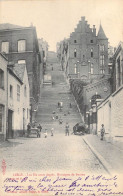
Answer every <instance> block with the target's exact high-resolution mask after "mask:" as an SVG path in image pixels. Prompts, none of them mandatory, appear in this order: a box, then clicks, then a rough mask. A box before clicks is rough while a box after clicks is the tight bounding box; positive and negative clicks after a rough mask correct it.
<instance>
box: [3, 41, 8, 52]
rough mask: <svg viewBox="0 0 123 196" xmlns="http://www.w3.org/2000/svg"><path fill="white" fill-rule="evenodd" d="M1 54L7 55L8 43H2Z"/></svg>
mask: <svg viewBox="0 0 123 196" xmlns="http://www.w3.org/2000/svg"><path fill="white" fill-rule="evenodd" d="M1 52H5V53H9V42H2V48H1Z"/></svg>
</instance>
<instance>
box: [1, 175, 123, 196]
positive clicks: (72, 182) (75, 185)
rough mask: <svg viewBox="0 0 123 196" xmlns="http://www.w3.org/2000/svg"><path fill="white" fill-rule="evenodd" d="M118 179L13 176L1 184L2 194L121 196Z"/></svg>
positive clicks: (94, 176) (82, 176)
mask: <svg viewBox="0 0 123 196" xmlns="http://www.w3.org/2000/svg"><path fill="white" fill-rule="evenodd" d="M117 182H118V177H117V176H113V177H109V176H108V177H106V176H104V175H85V174H83V175H81V176H79V175H77V174H69V175H60V174H52V175H48V174H46V175H45V174H42V175H38V174H33V173H32V174H27V175H25V176H23V175H17V174H13V177H12V178H9V177H7V178H5V179H4V181H3V184H2V190H3V192H4V193H6V194H7V193H12V194H13V193H21V194H22V193H33V194H35V193H40V195H41V193H43V194H46V195H75V196H77V195H84V196H85V195H87V196H97V195H98V196H101V195H114V196H116V195H123V192H122V191H118V190H119V189H118V183H117Z"/></svg>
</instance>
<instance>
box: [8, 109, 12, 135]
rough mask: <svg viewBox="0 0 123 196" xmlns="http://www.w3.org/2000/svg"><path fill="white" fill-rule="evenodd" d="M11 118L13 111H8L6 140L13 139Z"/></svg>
mask: <svg viewBox="0 0 123 196" xmlns="http://www.w3.org/2000/svg"><path fill="white" fill-rule="evenodd" d="M12 116H13V111H12V110H8V138H13V130H12Z"/></svg>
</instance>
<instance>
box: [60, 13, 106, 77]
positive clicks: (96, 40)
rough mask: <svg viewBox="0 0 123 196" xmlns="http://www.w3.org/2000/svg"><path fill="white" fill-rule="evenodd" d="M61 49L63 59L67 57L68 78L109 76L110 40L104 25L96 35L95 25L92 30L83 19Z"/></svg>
mask: <svg viewBox="0 0 123 196" xmlns="http://www.w3.org/2000/svg"><path fill="white" fill-rule="evenodd" d="M61 45H63V46H64V47H63V46H61ZM59 47H61V48H62V50H61V51H60V50H58V49H57V50H58V51H60V53H61V54H60V55H61V57H62V56H63V54H64V56H65V57H64V69H65V71H66V74H67V76H68V77H70V78H81V79H83V78H84V79H90V78H93V77H97V76H98V75H103V74H105V75H107V74H108V38H107V37H106V35H105V33H104V30H103V28H102V25H100V28H99V31H98V34H96V28H95V25H93V28H90V25H89V24H88V23H87V21H86V20H85V17H82V18H81V20H80V21H79V23H78V25H77V27H76V28H75V30H74V32H72V33H71V34H70V37H69V38H68V39H67V40H63V41H62V42H61V43H60V44H59Z"/></svg>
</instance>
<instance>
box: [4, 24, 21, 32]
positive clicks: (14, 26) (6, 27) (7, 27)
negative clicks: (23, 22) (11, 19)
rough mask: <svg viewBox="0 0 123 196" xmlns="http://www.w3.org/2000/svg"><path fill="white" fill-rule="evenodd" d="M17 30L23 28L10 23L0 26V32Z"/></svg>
mask: <svg viewBox="0 0 123 196" xmlns="http://www.w3.org/2000/svg"><path fill="white" fill-rule="evenodd" d="M17 28H23V27H22V26H19V25H14V24H10V23H3V24H0V30H7V29H17Z"/></svg>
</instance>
